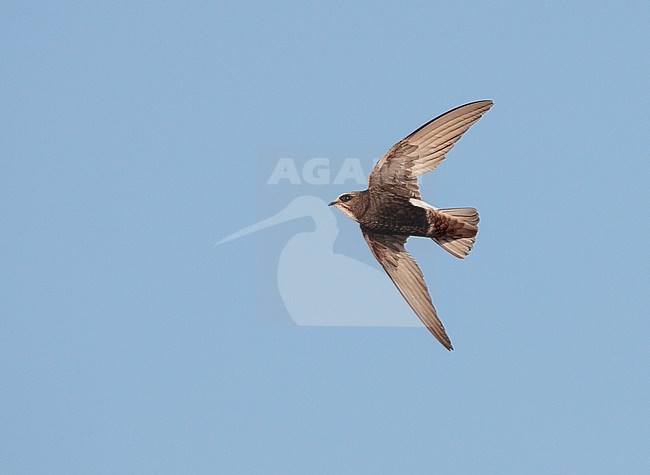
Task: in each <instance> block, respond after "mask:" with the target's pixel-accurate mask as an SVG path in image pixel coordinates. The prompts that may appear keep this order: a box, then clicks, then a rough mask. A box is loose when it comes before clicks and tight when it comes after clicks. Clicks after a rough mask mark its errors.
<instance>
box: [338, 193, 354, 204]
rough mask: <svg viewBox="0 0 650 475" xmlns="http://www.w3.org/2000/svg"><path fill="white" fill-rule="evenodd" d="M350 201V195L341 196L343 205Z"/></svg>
mask: <svg viewBox="0 0 650 475" xmlns="http://www.w3.org/2000/svg"><path fill="white" fill-rule="evenodd" d="M351 199H352V195H341V198H340V200H341V201H343V203H345V202H347V201H350V200H351Z"/></svg>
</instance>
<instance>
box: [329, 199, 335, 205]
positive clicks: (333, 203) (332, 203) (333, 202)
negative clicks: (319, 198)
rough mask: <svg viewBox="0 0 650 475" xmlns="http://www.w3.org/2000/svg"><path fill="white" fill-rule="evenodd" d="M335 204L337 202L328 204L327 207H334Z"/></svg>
mask: <svg viewBox="0 0 650 475" xmlns="http://www.w3.org/2000/svg"><path fill="white" fill-rule="evenodd" d="M335 204H336V200H334V201H332V202H331V203H330V204H328V205H327V206H334V205H335Z"/></svg>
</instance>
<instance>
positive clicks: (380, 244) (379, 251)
mask: <svg viewBox="0 0 650 475" xmlns="http://www.w3.org/2000/svg"><path fill="white" fill-rule="evenodd" d="M361 231H362V233H363V237H364V238H365V240H366V242H367V243H368V246H369V247H370V250H371V251H372V253H373V255H374V256H375V259H377V261H379V263H380V264H381V265H382V267H383V268H384V270H385V271H386V273H387V274H388V276H389V277H390V278H391V280H392V281H393V283H394V284H395V286H396V287H397V290H399V291H400V293H401V294H402V296H403V297H404V298H405V299H406V301H407V302H408V304H409V305H410V306H411V308H412V309H413V311H414V312H415V313H416V314H417V316H418V317H420V320H422V323H424V325H425V326H426V327H427V328H428V329H429V331H430V332H431V333H433V336H435V337H436V338H437V339H438V341H439V342H440V343H442V344H443V346H444V347H445V348H447V349H448V350H453V347H452V346H451V340H450V339H449V337H448V336H447V333H446V332H445V327H443V326H442V322H440V320H439V319H438V315H437V313H436V309H435V308H434V307H433V303H432V302H431V297H430V296H429V290H428V289H427V284H426V283H425V282H424V277H423V276H422V272H421V271H420V268H419V267H418V265H417V263H416V262H415V260H414V259H413V257H411V255H410V254H409V253H408V252H406V249H404V243H405V242H406V239H408V236H391V235H386V234H375V233H372V232H370V231H366V230H365V229H361Z"/></svg>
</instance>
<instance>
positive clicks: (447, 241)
mask: <svg viewBox="0 0 650 475" xmlns="http://www.w3.org/2000/svg"><path fill="white" fill-rule="evenodd" d="M434 213H435V222H434V223H435V224H434V227H435V228H436V231H437V232H435V236H433V237H432V239H433V240H434V241H435V242H437V243H438V244H439V245H440V247H442V248H443V249H444V250H445V251H447V252H448V253H449V254H451V255H452V256H456V257H459V258H460V259H463V258H464V257H465V256H466V255H467V254H469V251H471V250H472V246H473V245H474V240H475V239H476V233H477V232H478V222H479V217H478V211H476V209H475V208H446V209H445V208H442V209H436V210H435V212H434Z"/></svg>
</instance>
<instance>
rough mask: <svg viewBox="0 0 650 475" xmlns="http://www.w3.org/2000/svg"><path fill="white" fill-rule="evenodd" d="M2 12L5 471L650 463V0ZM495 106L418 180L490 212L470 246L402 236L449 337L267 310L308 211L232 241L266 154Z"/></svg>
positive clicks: (564, 467)
mask: <svg viewBox="0 0 650 475" xmlns="http://www.w3.org/2000/svg"><path fill="white" fill-rule="evenodd" d="M0 24H1V28H0V35H1V41H0V54H1V56H0V59H1V61H2V75H1V76H0V86H1V87H0V97H1V99H2V102H1V103H2V107H1V108H0V119H1V121H2V122H1V127H0V137H1V140H0V156H1V161H2V169H1V173H0V211H1V216H2V226H1V227H0V268H1V272H0V314H1V315H0V368H1V373H0V384H1V386H0V417H1V423H0V437H1V441H0V442H1V443H0V471H1V472H3V473H92V472H103V473H143V472H149V473H181V472H184V473H210V472H212V473H214V472H215V471H217V470H218V469H221V470H223V471H228V472H240V473H250V472H258V471H259V472H267V471H268V472H274V473H287V472H302V473H304V472H324V473H327V472H339V473H341V472H343V471H346V470H348V471H353V472H373V473H377V472H399V473H407V472H415V471H438V472H448V473H489V472H492V473H552V472H555V473H557V472H563V473H621V472H624V473H640V472H647V471H648V470H650V455H649V454H650V451H648V446H649V443H650V351H649V350H648V348H649V346H650V341H649V340H650V336H649V335H650V320H649V319H648V316H649V310H650V288H649V285H648V283H649V279H648V276H649V271H650V266H649V264H650V262H649V261H650V252H649V251H648V242H649V240H650V228H649V225H648V218H649V217H650V216H649V212H648V211H649V203H650V200H649V198H650V192H649V191H648V187H649V183H650V166H649V165H648V148H649V147H648V145H649V140H648V132H649V130H648V125H649V124H650V100H649V99H650V97H649V94H648V84H649V83H648V80H649V78H650V67H649V64H650V62H649V61H648V53H649V38H648V30H647V28H648V25H649V24H650V7H649V6H648V3H647V2H623V3H619V4H616V3H615V2H539V3H538V2H535V3H533V2H421V3H409V4H399V5H394V6H389V7H379V6H376V5H374V4H373V3H370V2H369V3H359V2H351V1H350V2H343V3H340V4H336V5H334V6H329V5H326V4H311V5H303V4H302V3H295V4H292V3H285V2H279V3H264V4H262V3H259V4H257V3H250V4H237V5H235V4H233V5H231V6H224V5H218V4H217V3H214V4H213V3H208V2H165V3H164V4H163V3H156V2H121V3H120V2H111V3H103V4H99V3H94V4H93V3H91V4H81V3H67V2H61V3H58V2H57V3H54V4H53V3H45V2H43V3H33V2H3V3H2V5H1V6H0ZM477 99H492V100H494V102H495V106H494V108H493V109H492V110H491V111H490V112H489V113H488V114H487V115H486V116H485V117H484V118H483V119H481V121H480V122H479V123H478V124H477V125H475V126H474V127H473V128H472V129H471V130H470V132H469V133H468V134H467V136H466V137H465V138H464V139H463V140H462V141H461V142H460V144H459V146H458V147H457V148H455V149H454V150H453V151H452V155H450V157H449V159H448V160H447V161H446V162H445V164H444V165H443V166H441V167H440V169H439V170H437V171H436V172H435V176H434V174H431V176H430V177H427V178H426V180H425V184H424V187H423V188H424V191H423V194H424V196H425V197H426V198H427V199H428V200H429V201H432V202H434V203H436V204H444V205H449V206H452V205H462V204H471V205H474V206H476V207H477V208H478V209H479V210H480V211H481V218H482V221H481V232H480V234H479V238H478V242H477V246H476V248H475V251H474V252H473V255H472V256H470V258H469V259H468V260H467V261H465V262H462V263H459V262H458V261H456V260H453V259H452V258H448V256H446V255H444V253H443V252H442V251H440V250H439V249H436V248H435V247H434V246H433V245H432V244H431V243H430V242H424V241H418V242H415V243H414V244H413V245H412V246H411V247H410V249H411V250H412V251H413V253H414V254H415V255H416V257H417V258H418V260H419V261H420V263H421V264H422V267H423V270H424V272H425V275H427V278H428V279H429V282H430V284H431V285H432V291H433V293H434V298H435V300H436V303H437V304H438V307H439V309H444V314H443V312H442V310H441V314H442V316H443V320H444V322H445V324H446V327H447V329H448V331H449V333H450V335H451V337H452V340H453V341H454V344H455V346H456V348H457V349H456V351H454V352H451V353H448V352H446V351H445V350H444V349H442V347H441V346H440V345H439V344H438V343H437V342H436V341H435V340H434V339H433V337H432V336H431V335H430V334H429V333H428V332H427V331H426V330H425V329H423V328H402V329H390V328H388V329H386V328H384V329H382V328H318V327H298V326H292V325H273V324H271V325H264V324H260V323H259V322H258V321H257V320H258V319H257V318H256V312H263V311H264V309H256V305H255V301H256V281H257V280H258V276H259V275H260V272H262V271H265V272H267V273H268V269H258V264H259V263H258V262H257V260H256V257H255V256H256V248H257V244H256V243H259V241H260V240H261V239H264V237H265V236H266V237H268V236H274V237H276V238H277V239H284V240H288V239H289V238H290V237H291V236H292V234H293V233H295V232H297V231H298V230H300V229H302V227H304V229H309V226H310V224H309V222H308V221H307V220H303V221H296V222H294V223H291V225H290V226H287V227H286V228H277V229H275V230H274V231H272V232H270V233H271V234H258V235H256V236H255V237H250V238H246V239H242V240H239V241H237V242H236V243H233V244H232V245H230V246H229V247H227V248H226V247H217V248H214V247H213V243H214V242H215V241H217V240H219V239H220V238H222V237H224V236H225V235H227V234H230V233H232V232H234V231H236V230H237V229H239V228H242V227H244V226H247V225H249V224H252V223H254V222H256V221H257V220H258V219H260V216H259V213H258V211H257V209H256V201H257V196H256V193H257V191H256V168H257V165H256V163H257V157H258V156H259V153H263V152H264V151H266V150H271V149H282V148H288V149H293V150H304V151H306V153H309V151H310V150H319V151H320V150H322V149H323V148H325V147H337V148H338V149H341V150H352V149H355V150H356V149H362V150H364V151H367V152H368V156H372V155H374V156H379V155H380V154H381V153H382V152H383V151H384V150H385V149H387V148H388V147H389V146H390V145H392V143H393V142H395V141H396V140H397V139H399V138H400V137H401V136H403V135H405V134H407V133H408V132H410V131H411V130H413V129H414V128H416V127H417V126H419V125H421V124H422V123H423V122H425V121H426V120H428V119H430V118H432V117H434V116H436V115H438V114H440V113H441V112H443V111H445V110H447V109H449V108H452V107H455V106H457V105H459V104H462V103H465V102H469V101H472V100H477ZM284 204H285V203H280V204H278V207H281V206H283V205H284ZM338 222H339V227H340V228H341V233H342V235H344V236H348V235H349V236H350V244H349V245H348V243H347V242H337V246H336V248H337V249H340V250H342V251H343V250H345V251H346V252H349V253H355V252H356V249H358V251H359V253H362V252H363V253H367V252H368V251H367V250H366V249H364V247H363V243H362V241H360V238H359V236H358V232H357V231H356V226H355V225H354V224H353V223H352V222H351V221H349V220H348V219H347V218H346V217H344V216H343V215H341V214H340V213H339V215H338ZM367 256H368V254H364V257H363V259H368V257H367ZM367 262H371V261H370V260H368V261H367ZM342 278H344V276H342ZM350 285H351V286H356V285H359V287H360V288H363V287H362V286H363V283H356V282H350ZM414 318H415V317H414Z"/></svg>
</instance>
